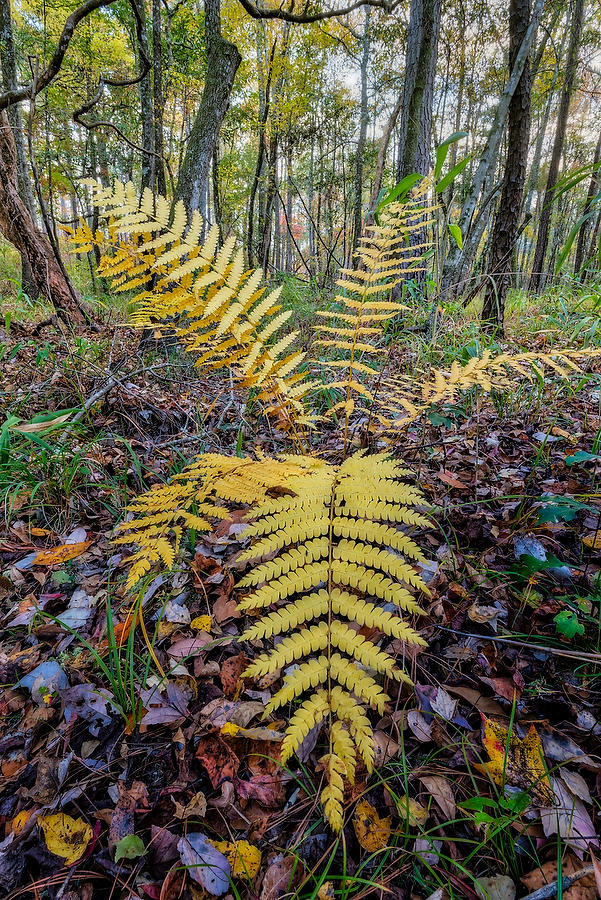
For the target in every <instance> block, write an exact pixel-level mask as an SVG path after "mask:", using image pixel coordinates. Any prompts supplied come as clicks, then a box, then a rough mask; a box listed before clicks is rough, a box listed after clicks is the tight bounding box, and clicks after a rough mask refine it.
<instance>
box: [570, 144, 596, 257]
mask: <svg viewBox="0 0 601 900" xmlns="http://www.w3.org/2000/svg"><path fill="white" fill-rule="evenodd" d="M599 161H601V134H599V137H598V139H597V146H596V147H595V157H594V160H593V164H594V166H595V167H597V166H598V164H599ZM599 182H600V176H599V169H598V168H595V169H594V171H593V174H592V175H591V180H590V184H589V186H588V192H587V195H586V203H585V204H584V210H583V215H586V214H587V213H589V212H590V210H591V206H592V203H593V200H594V198H595V197H596V195H597V194H598V193H599V187H600V183H599ZM589 231H590V227H589V220H588V219H587V221H586V222H583V223H582V225H581V226H580V230H579V232H578V243H577V244H576V257H575V259H574V275H578V273H579V272H580V269H581V268H582V266H583V265H584V263H586V261H587V259H588V257H585V255H584V248H585V246H586V242H587V238H588V233H589Z"/></svg>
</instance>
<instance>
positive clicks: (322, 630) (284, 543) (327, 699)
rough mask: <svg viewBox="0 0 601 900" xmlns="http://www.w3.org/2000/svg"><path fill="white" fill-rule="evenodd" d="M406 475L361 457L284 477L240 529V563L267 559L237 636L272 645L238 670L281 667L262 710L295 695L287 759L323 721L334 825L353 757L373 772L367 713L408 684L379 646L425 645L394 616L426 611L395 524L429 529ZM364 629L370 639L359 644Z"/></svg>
mask: <svg viewBox="0 0 601 900" xmlns="http://www.w3.org/2000/svg"><path fill="white" fill-rule="evenodd" d="M408 474H409V473H408V471H407V470H406V469H404V468H402V466H401V465H400V464H399V463H398V462H396V461H394V460H392V459H389V458H386V457H385V456H384V455H377V456H368V457H365V456H363V455H362V454H358V455H355V456H352V457H349V458H348V459H347V460H346V461H345V462H343V463H342V465H340V466H339V467H338V468H336V467H334V466H330V465H327V464H325V463H322V464H321V465H316V466H315V467H314V468H313V469H312V470H307V472H306V473H304V474H303V475H301V476H300V477H299V476H292V477H288V478H287V479H286V486H287V488H288V490H289V491H290V493H289V494H288V495H286V496H283V497H276V498H274V499H266V500H264V501H263V502H262V503H260V504H259V505H258V506H257V507H255V508H254V509H253V510H252V512H251V514H250V517H251V519H252V525H251V526H250V528H249V529H248V531H246V532H245V534H246V535H247V536H249V537H251V538H252V545H251V547H250V548H249V549H248V550H247V551H245V552H244V553H243V554H242V557H241V558H242V559H243V560H248V561H250V560H260V559H262V558H265V557H269V559H268V560H267V561H266V562H263V563H261V564H260V565H255V566H254V567H253V569H252V571H251V572H250V573H249V574H248V575H246V577H245V578H243V579H242V581H241V582H240V587H242V588H244V587H247V588H252V590H251V593H250V594H248V595H247V596H246V597H245V598H244V599H243V600H242V602H241V603H240V604H239V608H240V609H241V610H244V611H259V612H260V614H261V615H260V618H259V620H258V621H257V622H256V624H254V625H252V626H251V627H250V628H249V629H248V630H247V631H246V632H245V633H244V634H243V635H242V637H241V640H264V639H270V638H272V637H275V638H276V640H278V642H277V643H276V644H275V646H274V647H273V649H271V650H268V651H267V652H265V653H263V654H261V655H259V656H258V657H257V658H256V659H255V660H254V662H253V663H252V664H251V665H250V667H249V668H248V669H247V671H246V673H245V674H246V675H247V676H257V677H259V676H264V675H267V674H271V673H274V672H276V671H277V670H279V669H285V670H286V675H285V678H284V684H283V686H282V687H281V689H280V690H279V691H278V692H277V693H276V694H275V695H274V697H273V699H272V700H271V701H270V703H269V704H268V706H267V708H266V713H269V712H271V711H273V710H276V709H278V708H279V707H282V706H284V705H288V704H291V703H292V702H294V701H297V700H299V699H301V698H302V702H301V704H300V706H298V708H297V709H296V711H295V712H294V714H293V716H292V718H291V719H290V722H289V725H288V728H287V730H286V736H285V738H284V742H283V746H282V761H283V762H286V760H287V759H289V757H290V756H291V755H292V754H293V753H294V752H295V751H296V750H297V749H298V748H299V746H300V745H301V743H302V742H303V740H304V739H305V738H306V737H307V735H308V733H309V731H311V729H312V728H314V727H315V726H317V725H319V724H321V723H325V724H326V725H327V729H328V736H329V749H328V752H327V754H326V756H325V757H324V758H323V760H322V764H323V766H324V769H325V772H326V778H327V782H328V783H327V785H326V787H325V788H324V790H323V792H322V795H321V797H322V802H323V804H324V811H325V815H326V818H327V819H328V821H329V822H330V824H331V825H332V827H333V828H334V829H335V830H340V828H341V827H342V821H343V818H342V817H343V808H342V801H343V792H344V778H347V779H348V781H350V782H352V781H353V779H354V773H355V752H356V751H357V752H358V753H359V755H360V757H361V758H362V760H363V762H364V763H365V766H366V768H367V770H368V771H369V772H371V771H372V769H373V763H374V742H373V733H372V727H371V725H370V722H369V719H368V718H367V715H366V707H372V708H374V709H376V710H378V712H379V713H380V715H382V714H383V712H384V707H385V704H386V701H387V700H388V699H389V697H388V696H387V694H386V693H385V691H384V688H383V687H382V686H381V684H380V680H379V679H381V678H382V677H384V678H388V679H392V680H396V681H409V678H408V676H407V675H406V673H405V672H404V671H403V669H402V668H401V667H400V666H399V665H398V664H397V660H396V659H395V657H394V656H393V655H391V654H390V653H389V652H387V651H386V650H385V649H384V647H382V646H381V642H382V639H386V638H393V639H396V640H400V641H403V642H406V643H409V644H415V645H418V646H425V641H423V640H422V638H420V637H419V635H418V634H417V633H416V632H415V631H414V629H413V628H412V627H411V626H410V625H409V624H407V622H406V621H404V620H403V618H402V617H401V615H400V613H402V612H405V613H409V614H412V615H416V614H420V613H422V612H423V610H422V609H421V608H420V606H419V604H418V603H417V601H416V600H415V598H414V596H413V593H412V591H413V590H418V591H422V592H424V593H427V588H426V586H425V584H424V582H423V581H422V579H421V578H420V577H419V575H418V574H417V573H416V571H415V569H414V568H413V566H412V565H411V561H412V560H421V559H423V556H422V554H421V552H420V550H419V548H418V546H417V545H416V544H415V542H414V541H413V540H411V538H410V537H408V536H407V535H406V534H405V533H404V532H403V531H402V530H398V529H397V525H405V526H407V525H409V526H415V525H422V526H427V525H428V522H427V520H426V519H424V517H423V516H422V515H421V514H420V513H419V512H418V511H416V510H415V506H417V505H420V504H423V502H424V500H423V498H422V496H421V494H420V493H419V492H418V491H417V490H416V489H415V488H414V487H412V486H410V485H408V484H406V483H405V482H404V481H403V480H402V479H403V477H404V476H406V475H408ZM274 553H276V554H277V555H276V556H275V557H274V556H273V554H274ZM267 610H271V611H270V612H267ZM364 627H365V628H368V629H370V630H372V629H375V630H376V634H377V636H376V637H375V638H371V639H368V638H366V637H364V636H363V635H362V634H361V633H360V630H359V629H360V628H364ZM282 636H283V637H282ZM289 667H292V668H289Z"/></svg>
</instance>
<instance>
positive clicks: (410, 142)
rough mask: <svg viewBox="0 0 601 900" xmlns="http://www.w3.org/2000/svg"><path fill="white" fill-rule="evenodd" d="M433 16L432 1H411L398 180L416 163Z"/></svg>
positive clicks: (434, 7) (432, 47)
mask: <svg viewBox="0 0 601 900" xmlns="http://www.w3.org/2000/svg"><path fill="white" fill-rule="evenodd" d="M435 13H436V0H412V2H411V12H410V17H409V34H408V38H407V57H406V64H405V87H404V89H403V110H402V118H401V129H400V131H401V134H400V150H399V162H398V177H399V180H400V179H401V178H404V177H405V175H408V174H409V173H410V172H414V171H415V166H416V162H417V153H418V147H419V139H420V129H421V121H422V101H423V98H424V94H425V92H426V88H427V85H428V77H429V74H430V61H431V59H432V55H433V51H434V50H435V47H434V41H433V37H434V27H435V18H436V16H435ZM437 40H438V39H436V41H437Z"/></svg>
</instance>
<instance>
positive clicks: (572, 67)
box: [529, 0, 584, 293]
mask: <svg viewBox="0 0 601 900" xmlns="http://www.w3.org/2000/svg"><path fill="white" fill-rule="evenodd" d="M583 24H584V0H575V3H574V9H573V12H572V20H571V27H570V43H569V45H568V56H567V60H566V70H565V79H564V83H563V88H562V91H561V99H560V101H559V112H558V114H557V126H556V128H555V138H554V141H553V150H552V152H551V162H550V163H549V174H548V176H547V184H546V187H545V195H544V198H543V205H542V211H541V218H540V223H539V226H538V238H537V241H536V249H535V251H534V260H533V263H532V274H531V276H530V285H529V289H530V290H531V291H532V292H533V293H537V292H538V291H539V290H540V288H541V286H542V285H543V281H544V279H543V268H544V265H545V255H546V252H547V245H548V243H549V225H550V222H551V204H552V201H553V192H554V190H555V185H556V183H557V176H558V174H559V164H560V162H561V155H562V153H563V145H564V141H565V136H566V128H567V124H568V115H569V112H570V100H571V99H572V94H573V92H574V85H575V82H576V71H577V69H578V51H579V48H580V38H581V35H582V26H583Z"/></svg>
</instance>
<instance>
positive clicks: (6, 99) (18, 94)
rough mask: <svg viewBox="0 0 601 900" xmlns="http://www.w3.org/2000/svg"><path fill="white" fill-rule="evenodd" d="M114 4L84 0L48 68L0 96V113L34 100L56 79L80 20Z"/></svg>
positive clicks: (61, 37) (70, 21)
mask: <svg viewBox="0 0 601 900" xmlns="http://www.w3.org/2000/svg"><path fill="white" fill-rule="evenodd" d="M114 2H115V0H86V2H85V3H84V4H82V6H80V7H78V9H76V10H74V11H73V12H72V13H71V15H70V16H69V17H68V19H67V21H66V22H65V27H64V28H63V31H62V34H61V36H60V38H59V40H58V44H57V46H56V50H55V51H54V53H53V55H52V59H51V60H50V63H49V65H48V68H47V69H45V71H44V72H42V74H41V75H39V76H38V77H37V78H36V79H35V80H34V81H30V82H29V84H26V85H24V86H23V87H20V88H16V89H15V90H12V91H6V92H5V93H4V94H0V111H1V110H3V109H7V108H8V107H9V106H14V104H15V103H20V102H21V101H22V100H28V99H29V100H33V99H35V97H36V96H37V95H38V94H39V93H40V91H43V90H44V88H45V87H48V85H49V84H50V82H51V81H52V80H53V79H54V78H56V76H57V75H58V73H59V71H60V67H61V66H62V64H63V59H64V58H65V53H66V52H67V48H68V47H69V43H70V42H71V38H72V37H73V32H74V31H75V29H76V28H77V26H78V25H79V23H80V22H81V20H82V19H85V18H86V16H89V15H90V13H92V12H94V10H96V9H100V8H101V7H103V6H110V4H111V3H114Z"/></svg>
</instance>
